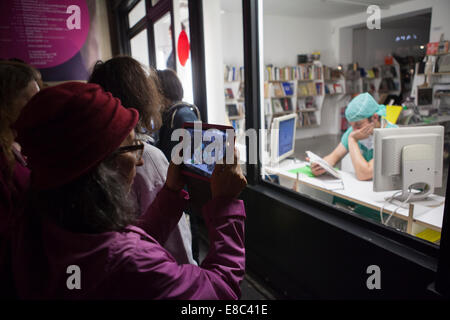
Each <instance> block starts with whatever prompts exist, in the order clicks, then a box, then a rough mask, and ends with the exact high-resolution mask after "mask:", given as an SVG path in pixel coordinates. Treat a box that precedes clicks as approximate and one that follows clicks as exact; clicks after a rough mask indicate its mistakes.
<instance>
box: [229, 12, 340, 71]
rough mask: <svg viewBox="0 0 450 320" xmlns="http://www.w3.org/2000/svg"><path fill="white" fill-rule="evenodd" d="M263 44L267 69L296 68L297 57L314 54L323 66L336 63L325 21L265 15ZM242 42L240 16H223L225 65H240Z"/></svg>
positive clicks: (328, 29) (232, 14)
mask: <svg viewBox="0 0 450 320" xmlns="http://www.w3.org/2000/svg"><path fill="white" fill-rule="evenodd" d="M311 34H313V35H314V36H313V37H311ZM263 40H264V64H266V65H267V64H273V65H276V66H292V65H296V64H297V54H302V53H311V52H313V51H320V53H321V58H320V60H321V61H322V62H323V63H325V64H335V63H336V61H335V59H334V58H335V57H334V54H333V52H332V50H333V48H332V47H331V44H330V41H331V26H330V24H329V23H328V21H326V20H317V19H308V18H302V19H299V18H296V17H283V16H273V15H268V14H265V15H264V37H263ZM243 41H244V40H243V27H242V14H240V13H230V12H226V13H224V14H222V43H223V58H224V64H231V65H237V66H241V65H243V59H244V58H243V52H244V44H243Z"/></svg>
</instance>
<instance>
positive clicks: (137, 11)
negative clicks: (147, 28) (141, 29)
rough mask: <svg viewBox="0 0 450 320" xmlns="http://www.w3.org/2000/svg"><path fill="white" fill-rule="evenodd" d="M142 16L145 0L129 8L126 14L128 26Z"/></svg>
mask: <svg viewBox="0 0 450 320" xmlns="http://www.w3.org/2000/svg"><path fill="white" fill-rule="evenodd" d="M143 17H145V0H141V1H140V2H138V3H137V4H136V5H135V7H134V8H133V9H131V11H130V13H129V14H128V27H129V28H132V27H133V26H134V25H135V24H136V23H137V22H138V21H139V20H141V19H142V18H143Z"/></svg>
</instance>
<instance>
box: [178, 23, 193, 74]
mask: <svg viewBox="0 0 450 320" xmlns="http://www.w3.org/2000/svg"><path fill="white" fill-rule="evenodd" d="M189 50H190V46H189V39H188V36H187V34H186V32H185V31H184V30H182V31H181V32H180V35H179V36H178V46H177V52H178V60H179V61H180V63H181V65H182V66H183V67H184V65H185V64H186V61H187V60H188V59H189Z"/></svg>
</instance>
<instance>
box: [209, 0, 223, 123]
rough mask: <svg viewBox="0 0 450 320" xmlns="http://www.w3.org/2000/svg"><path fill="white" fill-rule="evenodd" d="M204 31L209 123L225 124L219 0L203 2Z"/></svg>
mask: <svg viewBox="0 0 450 320" xmlns="http://www.w3.org/2000/svg"><path fill="white" fill-rule="evenodd" d="M203 29H204V41H205V69H206V70H205V73H206V99H207V104H208V108H207V109H208V122H209V123H215V124H225V123H226V120H225V119H226V115H225V95H224V81H223V63H224V60H223V55H222V52H223V49H222V37H221V34H222V30H221V14H220V1H219V0H203Z"/></svg>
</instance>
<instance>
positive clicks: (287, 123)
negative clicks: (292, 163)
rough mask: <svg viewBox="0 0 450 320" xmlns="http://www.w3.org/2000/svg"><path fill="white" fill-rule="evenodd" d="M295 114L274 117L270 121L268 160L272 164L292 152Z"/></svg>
mask: <svg viewBox="0 0 450 320" xmlns="http://www.w3.org/2000/svg"><path fill="white" fill-rule="evenodd" d="M296 124H297V114H295V113H294V114H289V115H286V116H281V117H276V118H274V119H273V121H272V129H271V136H270V155H271V157H270V160H271V162H272V163H273V164H275V163H278V162H279V161H281V160H283V159H285V158H287V157H289V156H290V155H292V154H294V148H295V128H296Z"/></svg>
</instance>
